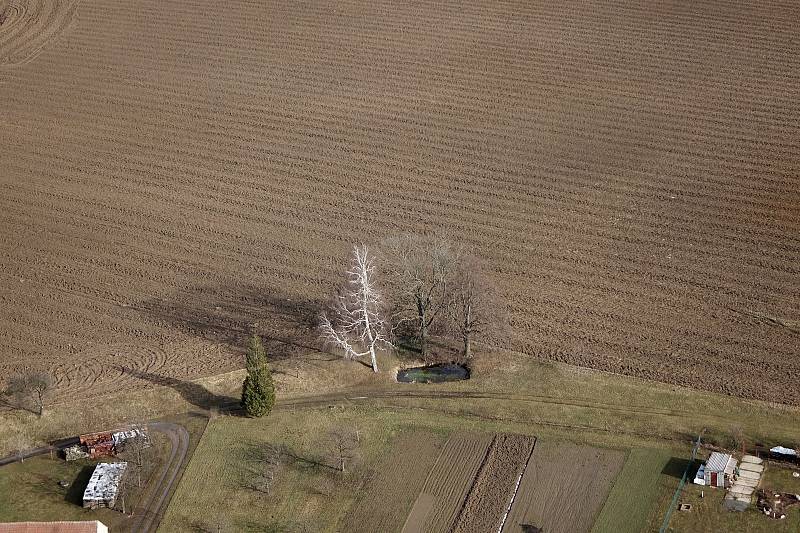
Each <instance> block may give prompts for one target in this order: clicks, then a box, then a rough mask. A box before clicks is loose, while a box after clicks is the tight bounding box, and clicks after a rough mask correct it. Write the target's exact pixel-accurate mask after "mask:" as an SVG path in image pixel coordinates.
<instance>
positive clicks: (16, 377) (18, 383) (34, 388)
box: [6, 369, 53, 416]
mask: <svg viewBox="0 0 800 533" xmlns="http://www.w3.org/2000/svg"><path fill="white" fill-rule="evenodd" d="M52 387H53V378H52V377H50V374H48V373H47V372H42V371H40V370H32V369H25V370H22V371H20V372H18V373H16V374H13V375H12V376H10V377H9V378H8V381H7V382H6V394H7V395H8V396H11V397H13V398H14V399H15V401H16V402H17V406H18V407H20V408H22V409H31V410H32V411H33V412H34V413H36V414H37V415H39V416H42V413H44V406H45V402H46V400H47V396H48V394H49V392H50V389H51V388H52ZM31 405H32V406H33V407H32V408H31V407H29V406H31Z"/></svg>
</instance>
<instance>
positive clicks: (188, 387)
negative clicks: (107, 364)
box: [120, 367, 239, 412]
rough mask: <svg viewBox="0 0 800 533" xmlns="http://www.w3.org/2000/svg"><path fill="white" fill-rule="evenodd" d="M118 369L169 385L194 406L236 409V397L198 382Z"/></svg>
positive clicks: (227, 409) (143, 378)
mask: <svg viewBox="0 0 800 533" xmlns="http://www.w3.org/2000/svg"><path fill="white" fill-rule="evenodd" d="M120 370H121V371H122V372H124V373H126V374H129V375H131V376H133V377H135V378H138V379H142V380H145V381H149V382H150V383H153V384H155V385H161V386H164V387H169V388H171V389H173V390H175V391H177V392H178V394H180V395H181V397H182V398H183V399H184V400H186V401H187V402H189V403H190V404H192V405H194V406H196V407H199V408H200V409H204V410H206V411H208V410H210V409H224V410H226V411H231V412H237V411H238V407H239V399H238V398H233V397H231V396H220V395H218V394H214V393H213V392H211V391H209V390H208V389H206V388H205V387H203V386H202V385H200V384H198V383H195V382H192V381H186V380H182V379H176V378H171V377H167V376H160V375H158V374H151V373H150V372H142V371H141V370H136V369H134V368H125V367H121V368H120Z"/></svg>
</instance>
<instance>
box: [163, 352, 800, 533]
mask: <svg viewBox="0 0 800 533" xmlns="http://www.w3.org/2000/svg"><path fill="white" fill-rule="evenodd" d="M389 362H390V361H389ZM385 390H409V391H418V392H423V393H425V392H430V391H446V392H464V393H470V397H466V398H449V399H442V398H430V397H413V398H409V397H382V398H379V397H373V396H371V395H370V393H371V392H373V393H380V392H381V391H385ZM472 393H474V394H472ZM487 393H488V395H487ZM493 393H498V394H500V395H501V396H492V394H493ZM352 394H353V395H356V396H366V397H367V398H365V399H360V400H358V401H356V400H353V401H346V400H342V401H332V402H331V404H332V405H331V406H330V407H332V408H328V407H325V408H322V409H303V410H295V411H288V410H282V409H280V408H279V409H278V410H276V411H275V412H274V413H273V414H272V415H270V416H269V417H267V418H265V419H262V420H251V419H245V418H237V417H222V418H218V419H216V420H214V421H213V422H212V423H211V424H210V425H209V428H208V430H207V432H206V435H205V437H204V439H203V441H202V442H201V443H200V445H199V447H198V448H197V451H196V453H195V456H194V457H193V459H192V462H191V463H190V465H189V467H188V468H187V471H186V473H185V477H184V479H183V481H182V483H181V485H180V487H179V488H178V491H177V492H176V494H175V497H174V500H173V502H172V505H171V506H170V508H169V510H168V513H167V515H166V517H165V520H164V522H163V523H162V527H161V529H160V531H164V532H172V531H185V530H187V529H188V528H194V529H196V530H212V531H217V528H221V529H222V531H264V530H276V531H277V530H282V531H285V530H288V531H336V530H337V529H338V528H340V527H341V524H342V517H343V516H344V515H345V514H347V512H348V509H349V508H350V506H351V505H352V504H353V502H354V501H356V498H357V495H358V491H359V490H360V489H362V488H363V486H364V483H365V480H367V479H368V478H369V476H370V474H371V469H373V468H376V465H378V464H380V462H381V460H385V457H384V456H385V455H386V454H387V453H390V450H391V442H392V437H393V436H394V435H397V434H398V433H399V432H401V431H410V430H414V429H421V430H428V431H438V432H442V433H444V434H446V433H448V432H450V431H453V430H456V429H459V430H464V429H467V430H476V431H506V432H517V433H526V434H532V435H536V436H538V437H546V438H548V439H550V440H555V441H558V440H567V441H573V442H577V443H584V444H589V445H592V446H599V447H610V448H617V449H628V450H630V453H629V458H628V460H627V462H626V464H625V466H624V468H623V470H622V471H621V472H620V474H619V476H618V478H617V479H616V481H615V484H614V487H613V488H612V491H611V493H610V495H609V498H608V500H607V502H606V505H605V506H604V508H603V509H602V510H601V512H600V514H599V516H598V519H597V523H596V526H595V528H594V531H595V532H606V531H609V532H612V531H613V532H616V531H631V532H633V531H637V532H638V531H652V530H656V531H657V529H658V527H659V526H660V524H661V521H662V519H663V517H664V514H665V512H666V509H667V506H668V505H669V502H670V500H671V498H672V494H673V492H674V490H675V488H676V487H677V484H678V481H679V479H680V476H681V475H682V474H683V470H684V468H685V465H686V457H688V455H689V453H690V450H691V445H692V440H693V439H694V438H695V437H696V435H697V434H698V433H699V432H700V431H701V430H703V429H705V435H708V436H711V437H712V438H713V439H714V441H715V442H718V443H724V441H725V440H726V439H727V438H728V437H729V435H730V433H731V432H732V430H733V428H735V427H740V428H742V429H743V431H744V433H745V434H746V435H747V436H750V437H751V438H755V437H758V438H759V439H760V440H762V442H774V441H778V442H790V443H791V442H796V441H798V440H800V423H798V422H799V421H800V417H798V412H797V410H795V409H791V408H776V407H775V406H773V405H767V404H764V403H761V402H754V401H747V400H740V399H735V398H731V397H727V396H721V395H717V394H710V393H704V392H698V391H693V390H690V389H685V388H680V387H674V386H669V385H663V384H657V383H651V382H647V381H644V380H638V379H632V378H628V377H622V376H616V375H611V374H605V373H601V372H593V371H589V370H585V369H580V368H576V367H571V366H568V365H562V364H558V363H549V362H541V361H536V360H533V359H531V358H529V357H524V356H521V355H520V354H513V353H507V352H503V353H502V354H495V355H494V356H492V357H489V356H485V357H482V358H480V359H478V360H477V361H475V364H474V366H473V378H472V379H470V380H468V381H464V382H457V383H446V384H435V385H434V384H431V385H421V384H396V383H392V382H390V381H389V380H387V379H386V375H385V374H383V375H379V376H375V379H374V381H372V382H370V381H365V382H361V383H360V384H359V387H358V388H357V389H355V390H354V391H353V393H352ZM284 397H286V396H284ZM279 402H280V397H279ZM341 426H346V427H353V428H357V429H358V430H359V432H360V435H361V439H362V449H361V455H362V460H361V465H360V466H359V467H356V468H354V469H353V472H351V473H349V474H348V475H347V476H344V477H342V476H340V475H339V474H337V473H336V472H335V471H333V470H332V469H331V468H329V466H327V464H332V461H331V460H330V458H328V457H326V451H325V445H326V444H325V443H326V435H327V433H328V431H329V430H330V429H331V428H333V427H341ZM266 443H271V444H281V445H284V446H286V447H288V448H289V449H290V450H292V453H293V454H294V455H295V456H296V457H298V459H295V460H293V461H287V462H286V464H284V466H283V467H282V469H281V471H280V473H279V475H278V476H277V477H276V481H275V482H274V485H273V490H272V492H271V493H270V494H262V493H258V492H256V491H253V490H251V489H248V488H246V487H245V486H244V483H243V481H245V478H246V477H247V476H248V474H247V471H248V467H247V465H248V457H249V456H250V455H251V454H252V451H253V450H254V449H258V448H259V447H263V445H264V444H266ZM674 516H676V518H675V521H676V522H675V523H673V525H672V526H673V528H675V529H674V530H675V531H692V529H691V527H694V526H693V525H691V524H689V525H688V527H689V528H690V529H679V528H681V527H685V526H684V524H683V523H682V521H685V520H686V515H685V513H684V514H681V515H680V516H678V513H677V512H676V513H675V515H674ZM740 516H741V515H740ZM759 518H760V517H759ZM725 520H726V522H725V524H726V527H727V528H728V529H727V530H729V531H736V530H737V529H736V526H737V524H739V523H740V522H738V521H737V520H739V519H737V518H736V517H731V516H727V517H725ZM741 524H742V525H743V527H746V526H747V524H748V522H746V521H743V522H741ZM399 527H401V525H400V526H399ZM747 527H749V526H747ZM720 531H721V530H720Z"/></svg>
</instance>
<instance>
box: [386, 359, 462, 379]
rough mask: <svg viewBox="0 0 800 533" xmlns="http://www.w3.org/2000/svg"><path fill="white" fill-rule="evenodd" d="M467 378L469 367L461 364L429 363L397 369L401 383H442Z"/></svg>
mask: <svg viewBox="0 0 800 533" xmlns="http://www.w3.org/2000/svg"><path fill="white" fill-rule="evenodd" d="M464 379H469V369H468V368H467V367H465V366H461V365H454V364H449V365H431V366H418V367H414V368H406V369H402V370H398V371H397V381H399V382H401V383H443V382H445V381H461V380H464Z"/></svg>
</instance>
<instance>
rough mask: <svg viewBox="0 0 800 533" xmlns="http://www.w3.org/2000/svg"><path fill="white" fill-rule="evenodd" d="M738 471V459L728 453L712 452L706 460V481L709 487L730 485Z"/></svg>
mask: <svg viewBox="0 0 800 533" xmlns="http://www.w3.org/2000/svg"><path fill="white" fill-rule="evenodd" d="M735 473H736V459H734V458H733V456H732V455H730V454H727V453H719V452H712V453H711V456H710V457H709V458H708V461H706V468H705V481H706V485H707V486H709V487H723V488H724V487H729V486H730V485H731V483H732V482H733V475H734V474H735Z"/></svg>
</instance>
